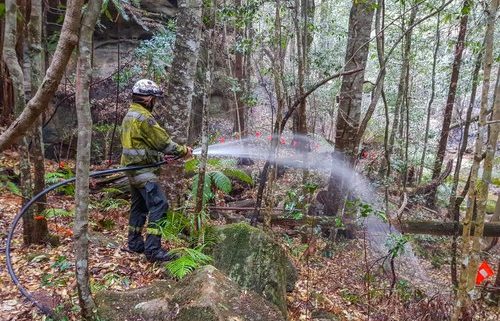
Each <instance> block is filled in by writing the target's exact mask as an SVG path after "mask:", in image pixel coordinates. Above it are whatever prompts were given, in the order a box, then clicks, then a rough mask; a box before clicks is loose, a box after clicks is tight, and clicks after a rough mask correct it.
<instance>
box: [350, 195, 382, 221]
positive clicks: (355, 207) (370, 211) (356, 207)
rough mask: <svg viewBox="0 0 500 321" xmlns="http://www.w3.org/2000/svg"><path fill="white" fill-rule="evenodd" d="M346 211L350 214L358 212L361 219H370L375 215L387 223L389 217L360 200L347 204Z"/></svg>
mask: <svg viewBox="0 0 500 321" xmlns="http://www.w3.org/2000/svg"><path fill="white" fill-rule="evenodd" d="M346 209H347V211H349V212H358V213H359V215H361V217H368V216H369V215H375V216H377V217H378V218H380V219H381V220H382V221H384V222H387V216H386V215H385V212H383V211H381V210H377V209H375V208H373V206H372V205H371V204H368V203H364V202H362V201H361V200H359V199H354V200H350V201H347V202H346Z"/></svg>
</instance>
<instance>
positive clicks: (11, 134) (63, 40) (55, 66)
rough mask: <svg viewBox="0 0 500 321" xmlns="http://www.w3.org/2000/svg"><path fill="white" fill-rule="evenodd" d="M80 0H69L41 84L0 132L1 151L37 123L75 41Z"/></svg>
mask: <svg viewBox="0 0 500 321" xmlns="http://www.w3.org/2000/svg"><path fill="white" fill-rule="evenodd" d="M83 3H84V1H83V0H68V2H67V7H66V14H65V16H64V23H63V27H62V30H61V36H60V38H59V42H58V43H57V48H56V51H55V53H54V56H53V58H52V62H51V64H50V66H49V69H48V70H47V73H46V74H45V77H44V80H43V82H42V85H41V86H40V87H39V88H38V90H37V92H36V94H35V95H34V97H33V98H32V99H31V100H30V101H29V102H28V104H27V105H26V107H25V108H24V110H23V112H22V113H21V115H19V117H17V119H16V120H14V122H13V123H12V124H11V125H10V126H9V128H7V130H6V131H5V132H3V133H2V134H1V135H0V152H1V151H4V150H5V149H6V148H8V147H9V146H10V145H11V144H13V143H14V142H15V141H16V140H17V139H19V138H20V137H21V136H22V135H24V134H25V133H26V131H27V130H28V129H30V128H31V127H32V126H33V124H36V120H37V118H38V117H39V116H40V114H41V113H42V112H43V111H44V110H45V109H46V108H47V105H48V103H49V101H50V99H52V97H53V96H54V93H55V91H56V90H57V87H58V85H59V82H60V81H61V78H62V76H63V74H64V70H65V69H66V65H67V64H68V61H69V58H70V57H71V53H72V52H73V49H74V48H75V46H76V44H77V43H78V31H79V28H80V20H81V10H82V7H83Z"/></svg>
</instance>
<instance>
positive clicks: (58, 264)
mask: <svg viewBox="0 0 500 321" xmlns="http://www.w3.org/2000/svg"><path fill="white" fill-rule="evenodd" d="M51 267H52V268H53V269H56V270H59V272H64V271H66V270H69V269H70V268H71V263H70V262H69V261H68V258H67V257H66V256H64V255H59V256H58V257H57V259H56V261H55V262H54V263H53V264H52V265H51Z"/></svg>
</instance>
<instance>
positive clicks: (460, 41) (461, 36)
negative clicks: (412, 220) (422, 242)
mask: <svg viewBox="0 0 500 321" xmlns="http://www.w3.org/2000/svg"><path fill="white" fill-rule="evenodd" d="M470 6H471V3H470V0H465V1H464V2H463V6H462V17H461V18H460V30H459V32H458V37H457V43H456V45H455V57H454V60H453V66H452V69H451V78H450V87H449V89H448V98H447V100H446V106H445V109H444V114H443V125H442V128H441V136H440V138H439V144H438V150H437V153H436V159H435V161H434V168H433V171H432V178H433V179H434V178H436V177H438V176H439V174H441V168H442V167H443V160H444V156H445V154H446V147H447V145H448V135H449V133H450V124H451V116H452V114H453V106H454V105H455V96H456V93H457V86H458V81H459V79H458V77H459V75H460V65H461V63H462V53H463V51H464V42H465V34H466V32H467V22H468V20H469V15H468V12H469V10H470ZM435 202H436V189H434V190H432V191H431V193H429V195H428V197H427V204H428V205H429V206H431V207H434V204H435Z"/></svg>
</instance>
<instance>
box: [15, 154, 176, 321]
mask: <svg viewBox="0 0 500 321" xmlns="http://www.w3.org/2000/svg"><path fill="white" fill-rule="evenodd" d="M167 162H168V161H167V160H164V161H161V162H158V163H155V164H150V165H138V166H129V167H121V168H114V169H108V170H104V171H98V172H93V173H90V174H89V177H101V176H106V175H110V174H115V173H119V172H128V171H133V170H139V169H144V168H151V167H158V166H161V165H163V164H165V163H167ZM75 180H76V177H73V178H70V179H67V180H64V181H61V182H59V183H57V184H54V185H52V186H49V187H47V188H46V189H44V190H43V191H41V192H40V193H38V194H37V195H35V196H34V197H33V198H32V199H30V200H29V202H27V203H26V204H25V205H24V206H23V207H22V208H21V210H20V211H19V213H17V215H16V216H15V217H14V220H13V221H12V223H11V225H10V228H9V234H8V235H7V242H6V245H5V256H6V258H7V263H6V264H7V271H8V273H9V275H10V278H11V279H12V282H14V284H15V285H16V286H17V288H18V289H19V291H20V292H21V294H22V295H23V296H24V297H25V298H26V299H28V300H29V301H30V302H31V303H32V304H33V305H35V306H36V307H37V308H38V309H39V310H40V311H41V312H42V313H43V314H45V315H48V316H53V315H54V313H53V311H52V309H51V308H50V307H48V306H46V305H44V304H43V303H40V302H38V301H37V300H36V299H35V298H34V297H33V295H31V293H30V292H29V291H28V290H26V288H25V287H24V286H23V285H22V284H21V282H20V281H19V279H18V277H17V275H16V273H15V271H14V268H13V267H12V257H11V245H12V244H11V243H12V239H13V237H14V231H15V230H16V227H17V224H18V223H19V221H20V220H21V218H22V217H23V215H24V214H25V213H26V211H28V209H29V208H30V207H31V206H32V205H33V204H34V203H35V202H36V201H38V200H39V199H40V198H41V197H42V196H44V195H45V194H47V193H48V192H50V191H52V190H54V189H56V188H58V187H61V186H64V185H67V184H70V183H73V182H74V181H75Z"/></svg>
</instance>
